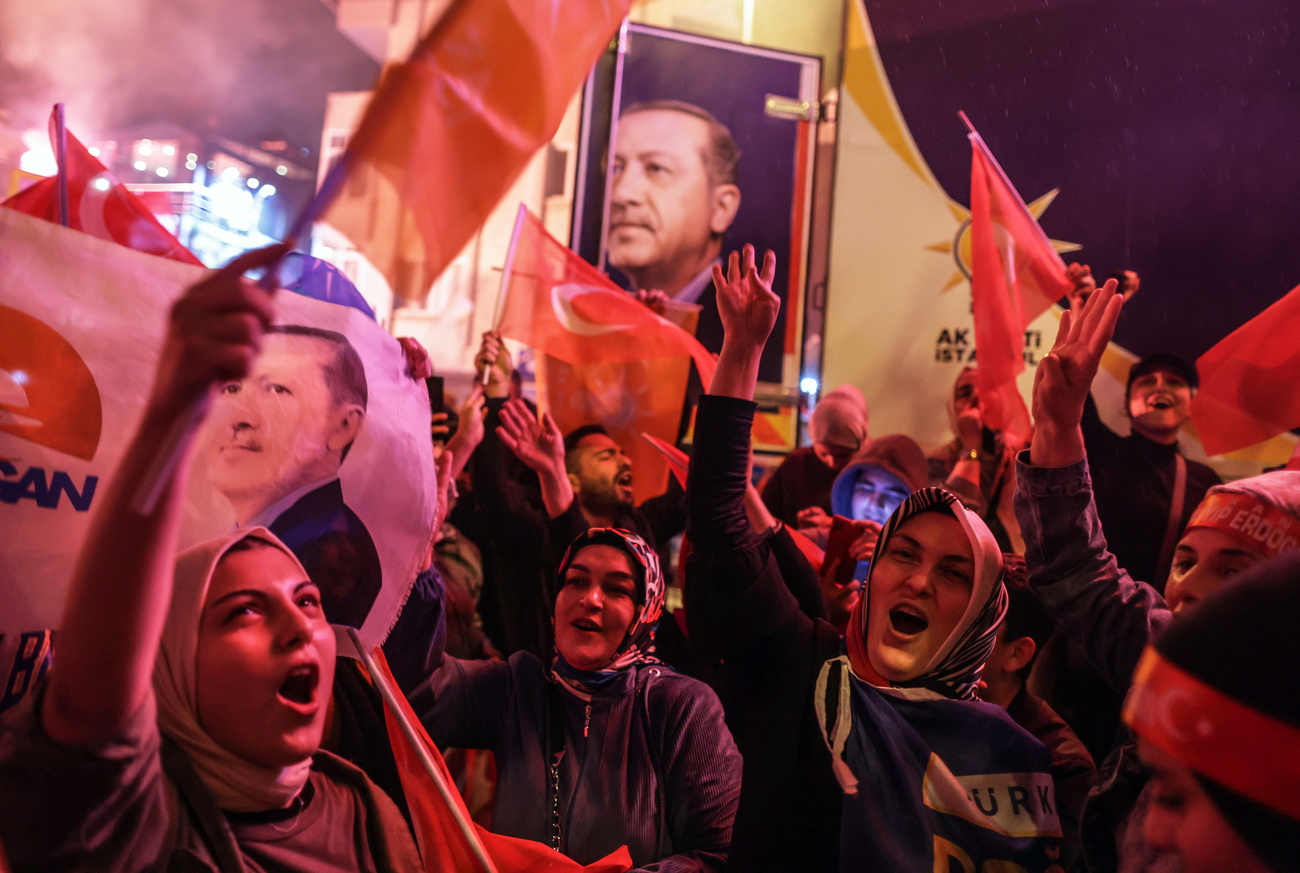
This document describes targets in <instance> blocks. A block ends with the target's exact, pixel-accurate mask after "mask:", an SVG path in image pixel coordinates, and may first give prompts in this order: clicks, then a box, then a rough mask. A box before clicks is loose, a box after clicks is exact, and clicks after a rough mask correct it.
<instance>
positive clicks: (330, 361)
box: [0, 210, 436, 719]
mask: <svg viewBox="0 0 1300 873" xmlns="http://www.w3.org/2000/svg"><path fill="white" fill-rule="evenodd" d="M202 275H203V271H202V270H201V269H200V268H198V267H194V266H191V265H188V264H182V263H178V262H176V261H170V260H166V259H163V258H159V257H155V256H152V255H146V254H142V253H139V252H135V251H132V250H130V249H127V248H124V247H122V246H119V245H116V244H114V243H110V242H107V241H103V240H99V239H95V238H93V237H90V236H88V235H86V234H84V233H80V232H77V231H74V230H69V229H65V228H62V227H59V226H58V225H55V224H51V223H49V222H46V221H41V220H38V219H35V218H31V217H29V216H26V215H22V214H20V213H17V212H14V211H12V210H0V527H2V528H3V530H4V531H5V536H4V538H3V540H0V682H3V683H4V684H3V686H0V719H2V718H4V717H5V714H6V712H7V711H10V710H12V709H13V708H14V707H15V706H16V705H17V704H18V703H19V702H20V701H21V700H22V699H23V698H24V697H25V696H26V695H27V693H28V692H29V691H30V689H31V685H32V684H33V682H34V681H35V679H36V678H38V676H39V674H40V673H41V671H42V669H43V665H44V663H45V653H46V651H47V650H48V643H49V631H50V630H51V629H55V630H57V625H58V620H59V616H60V613H61V610H62V605H63V597H64V592H65V589H66V584H67V580H68V578H69V576H70V575H71V572H72V568H73V564H74V562H75V560H76V556H77V551H78V548H79V546H80V544H81V541H82V539H83V537H84V536H85V533H86V530H87V526H88V523H89V520H90V517H91V514H92V513H93V512H94V511H95V508H96V505H97V501H98V500H99V499H100V495H102V494H103V493H104V492H105V489H106V487H107V485H108V483H109V481H110V479H111V477H112V475H113V473H114V470H115V468H116V466H117V464H118V462H119V461H120V459H121V457H122V454H123V451H124V449H125V446H126V442H127V440H128V439H130V437H131V435H132V433H133V432H134V430H135V428H136V426H137V423H138V421H139V419H140V415H141V413H142V411H143V405H144V403H145V401H146V399H147V396H148V392H149V388H150V385H151V383H152V380H153V374H154V368H155V366H156V364H157V360H158V355H159V353H160V350H161V346H162V340H163V336H164V331H165V329H166V324H167V317H168V312H169V309H170V306H171V304H172V302H173V301H174V300H176V299H177V298H178V297H179V296H180V295H181V294H182V293H183V291H184V289H185V288H186V287H187V286H188V285H189V284H190V283H192V282H194V281H195V280H196V279H197V278H199V277H200V276H202ZM276 305H277V325H276V327H275V328H274V329H273V331H272V332H271V333H268V334H267V336H266V337H265V338H264V342H263V352H262V354H261V356H260V357H259V359H258V361H257V363H256V365H255V368H254V371H253V373H251V374H250V376H249V377H248V378H246V379H244V380H242V381H240V382H231V383H227V384H226V385H224V386H222V388H221V390H220V391H219V392H218V394H217V396H216V398H215V400H214V401H213V404H212V407H211V410H210V412H209V414H208V416H207V418H206V420H205V421H204V423H203V425H202V428H201V430H200V433H199V435H198V437H197V440H198V446H197V450H196V451H197V455H196V458H195V463H194V464H193V465H192V467H193V472H192V475H191V479H190V482H189V484H188V490H187V494H186V511H185V518H184V523H183V529H182V537H181V542H180V547H181V548H185V547H187V546H190V545H194V544H196V543H199V542H202V541H204V540H206V539H209V538H211V537H213V536H216V535H218V534H221V533H223V532H225V531H228V530H230V529H231V528H232V527H234V526H236V525H239V526H251V525H255V524H265V525H267V526H268V527H270V528H271V529H272V531H274V532H275V533H276V534H277V535H278V536H279V537H280V538H281V539H283V540H284V541H285V542H286V543H288V544H289V545H290V547H291V548H293V549H294V551H295V553H296V554H298V555H299V557H300V559H301V560H302V561H303V563H304V565H305V566H306V567H307V569H308V572H309V573H311V574H312V577H313V579H315V580H317V581H318V583H320V582H321V581H322V580H323V582H324V584H323V585H322V588H329V589H331V590H323V592H322V594H323V599H324V601H325V603H326V610H327V614H330V616H331V620H334V621H337V622H340V623H345V624H349V625H352V626H355V627H358V628H360V630H361V632H362V635H363V637H364V638H365V639H366V640H367V642H370V643H371V644H372V645H376V644H378V643H379V642H380V641H382V639H383V638H384V636H385V635H386V633H387V631H388V629H389V627H391V625H392V622H393V621H394V620H395V619H396V616H397V613H398V611H399V609H400V608H401V604H402V601H403V599H404V598H405V595H406V591H407V589H408V587H409V585H410V582H411V580H412V579H413V578H414V576H415V573H416V572H417V570H418V565H419V562H420V561H421V559H422V558H423V555H424V552H425V548H426V546H427V544H428V532H429V526H430V524H431V523H432V518H433V510H434V505H435V499H436V498H435V489H434V488H433V485H432V483H433V462H432V457H431V452H430V446H429V438H428V428H429V407H428V401H427V399H426V396H425V389H424V386H423V385H422V384H420V383H419V382H416V381H415V380H412V379H410V378H409V377H407V376H406V374H405V370H406V364H405V358H404V356H403V355H402V352H401V349H400V347H399V346H398V344H397V342H396V341H395V340H394V339H393V338H392V337H390V336H389V335H388V334H387V333H385V332H384V331H383V330H382V329H381V328H380V327H378V325H376V324H375V323H374V322H373V321H371V320H370V319H368V318H366V317H365V316H364V315H363V314H361V313H360V312H357V311H356V310H354V309H351V308H348V307H344V306H338V305H335V304H331V303H324V302H321V301H317V300H312V299H309V298H306V297H303V296H301V295H298V294H280V295H279V296H278V297H277V300H276ZM158 438H159V439H161V438H162V435H161V434H159V435H158ZM394 470H400V471H402V475H400V476H394V475H393V471H394ZM318 575H319V577H320V578H318ZM331 603H334V604H336V605H337V606H336V609H335V611H334V612H333V613H330V605H331Z"/></svg>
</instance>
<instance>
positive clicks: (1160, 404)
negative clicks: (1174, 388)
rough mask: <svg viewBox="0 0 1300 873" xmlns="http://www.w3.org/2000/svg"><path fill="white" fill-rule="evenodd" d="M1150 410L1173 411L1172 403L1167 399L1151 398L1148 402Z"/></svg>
mask: <svg viewBox="0 0 1300 873" xmlns="http://www.w3.org/2000/svg"><path fill="white" fill-rule="evenodd" d="M1150 405H1151V408H1152V409H1173V408H1174V402H1173V401H1172V400H1170V399H1169V398H1168V397H1153V398H1151V400H1150Z"/></svg>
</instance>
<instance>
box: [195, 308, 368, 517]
mask: <svg viewBox="0 0 1300 873" xmlns="http://www.w3.org/2000/svg"><path fill="white" fill-rule="evenodd" d="M336 354H338V351H337V349H336V347H335V346H334V345H333V343H331V342H330V341H328V340H325V339H322V338H318V337H311V336H298V335H293V334H281V333H270V334H267V335H266V337H265V338H264V341H263V346H262V353H261V355H259V357H258V359H257V361H256V363H255V364H254V366H253V371H252V372H251V373H250V374H249V375H248V377H247V378H245V379H242V380H240V381H236V382H227V383H226V384H225V385H223V386H222V387H221V390H220V392H219V393H218V395H217V398H216V401H215V403H214V405H213V409H212V413H211V414H210V415H209V418H208V423H207V425H206V427H207V433H206V435H205V445H206V451H205V452H204V461H203V462H204V463H206V465H207V473H208V477H209V479H210V481H211V482H212V484H213V485H214V486H215V487H216V489H217V490H218V491H220V492H222V493H223V494H225V495H226V496H227V497H228V498H230V500H231V502H232V503H233V504H234V505H235V509H236V515H237V516H238V517H239V521H240V522H241V523H243V522H246V521H247V520H248V519H249V517H251V516H252V515H255V514H256V513H257V512H259V511H261V509H264V508H265V507H267V506H270V505H271V504H273V503H275V502H276V501H277V500H279V499H281V498H282V497H284V496H286V495H288V494H290V493H292V492H293V491H295V490H297V489H298V488H301V487H303V486H304V485H307V484H309V483H311V482H315V481H319V480H321V479H326V478H329V477H331V476H335V475H337V473H338V468H339V464H340V463H342V455H343V450H344V449H345V447H347V446H348V445H349V444H351V442H352V440H353V439H354V438H355V437H356V435H357V432H358V431H359V430H360V428H361V424H362V422H363V421H364V417H365V410H364V408H363V407H362V406H360V405H359V404H355V403H340V402H338V401H337V400H336V399H335V397H334V395H333V393H332V392H331V390H330V386H329V385H328V384H327V381H326V368H327V366H329V364H330V362H331V361H332V359H333V358H334V356H335V355H336Z"/></svg>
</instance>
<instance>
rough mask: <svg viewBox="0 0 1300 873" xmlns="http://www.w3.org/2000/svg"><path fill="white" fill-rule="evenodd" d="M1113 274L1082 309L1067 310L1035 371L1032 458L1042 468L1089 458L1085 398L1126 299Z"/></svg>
mask: <svg viewBox="0 0 1300 873" xmlns="http://www.w3.org/2000/svg"><path fill="white" fill-rule="evenodd" d="M1115 284H1116V283H1115V280H1114V279H1110V280H1108V281H1107V282H1106V284H1105V285H1103V286H1102V287H1101V289H1100V290H1098V291H1096V292H1095V293H1093V294H1090V295H1089V296H1088V299H1087V302H1085V303H1084V304H1083V306H1082V307H1081V308H1078V309H1075V310H1073V311H1067V312H1065V313H1062V315H1061V326H1060V329H1059V330H1058V331H1057V335H1056V343H1055V344H1054V345H1053V346H1052V351H1051V352H1049V353H1048V354H1047V356H1046V357H1044V358H1043V360H1042V361H1041V362H1040V363H1039V365H1038V371H1037V373H1035V374H1034V441H1033V444H1032V445H1031V446H1030V449H1029V457H1030V460H1031V461H1032V463H1033V464H1034V466H1036V467H1068V466H1069V465H1071V464H1074V463H1076V462H1077V461H1080V460H1082V459H1083V457H1084V446H1083V431H1082V429H1081V428H1080V426H1079V423H1080V421H1082V419H1083V406H1084V401H1086V400H1087V398H1088V392H1089V390H1091V388H1092V379H1093V377H1094V376H1096V375H1097V365H1098V363H1099V362H1100V361H1101V354H1102V352H1104V351H1105V350H1106V344H1107V343H1109V342H1110V338H1111V336H1112V335H1113V334H1114V333H1115V323H1116V321H1118V320H1119V312H1120V306H1121V305H1122V304H1123V302H1124V299H1123V298H1122V297H1120V296H1118V295H1117V294H1116V293H1115Z"/></svg>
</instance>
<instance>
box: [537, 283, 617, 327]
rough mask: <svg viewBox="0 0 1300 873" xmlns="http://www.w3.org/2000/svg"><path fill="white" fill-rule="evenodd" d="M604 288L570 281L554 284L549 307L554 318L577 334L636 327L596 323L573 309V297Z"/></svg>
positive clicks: (600, 290)
mask: <svg viewBox="0 0 1300 873" xmlns="http://www.w3.org/2000/svg"><path fill="white" fill-rule="evenodd" d="M604 290H605V289H604V288H596V287H593V286H591V285H578V284H575V283H572V282H567V283H565V284H563V285H556V286H555V287H554V288H552V289H551V309H552V310H553V311H554V312H555V320H556V321H558V322H559V323H560V324H562V325H564V327H565V329H566V330H569V331H572V332H573V333H576V334H578V335H579V336H600V335H602V334H606V333H615V332H617V331H620V330H631V329H632V328H634V327H636V325H634V324H597V323H595V322H594V321H588V320H586V319H585V318H583V317H582V316H580V315H578V313H576V312H574V311H573V298H575V297H577V296H578V295H580V294H592V293H597V292H602V291H604Z"/></svg>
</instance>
